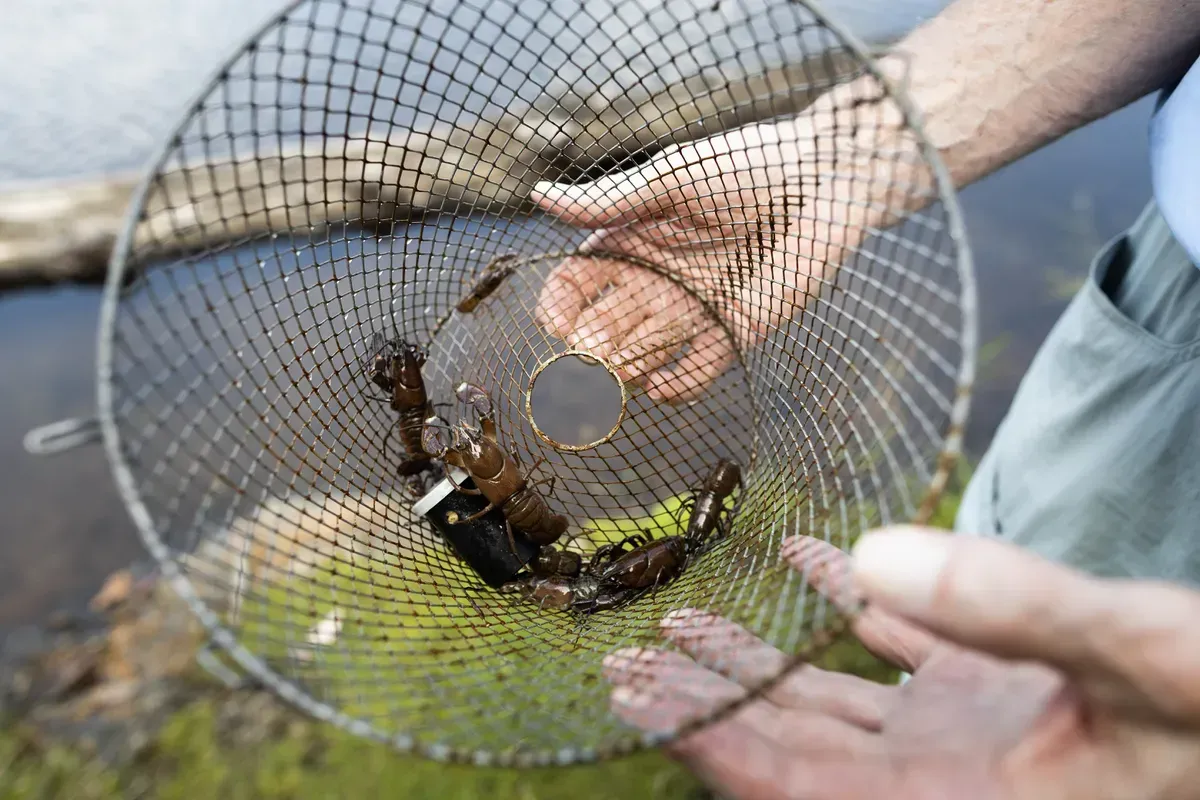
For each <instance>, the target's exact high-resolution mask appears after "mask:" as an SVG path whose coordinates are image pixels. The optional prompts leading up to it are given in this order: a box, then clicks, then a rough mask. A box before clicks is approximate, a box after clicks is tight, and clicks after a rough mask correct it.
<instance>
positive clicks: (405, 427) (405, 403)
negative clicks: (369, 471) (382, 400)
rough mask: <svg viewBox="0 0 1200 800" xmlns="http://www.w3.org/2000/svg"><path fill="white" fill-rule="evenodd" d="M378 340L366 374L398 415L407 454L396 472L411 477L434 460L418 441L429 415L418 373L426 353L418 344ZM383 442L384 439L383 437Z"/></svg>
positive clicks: (380, 336)
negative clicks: (385, 394)
mask: <svg viewBox="0 0 1200 800" xmlns="http://www.w3.org/2000/svg"><path fill="white" fill-rule="evenodd" d="M381 339H382V335H381V334H376V338H375V340H374V341H375V342H376V344H375V346H374V347H373V348H372V350H373V351H374V353H375V355H374V356H373V358H372V360H371V366H370V367H369V368H368V369H367V376H368V377H369V378H370V379H371V382H372V383H374V384H375V385H376V386H378V387H379V388H380V389H382V390H383V391H385V392H387V393H388V394H389V395H390V398H389V400H390V403H391V407H392V410H393V411H395V412H396V414H397V415H398V416H399V421H398V422H397V424H396V430H397V431H398V432H399V434H400V441H401V443H402V444H403V447H404V451H405V454H406V456H407V457H406V458H405V460H404V461H402V462H401V463H400V466H399V468H398V470H397V471H398V472H399V474H400V475H401V476H404V477H410V476H415V475H418V474H419V473H421V472H424V471H425V470H428V469H431V468H432V467H433V461H434V456H433V455H432V454H431V453H430V452H429V451H428V450H426V449H425V446H424V442H423V441H422V434H423V432H424V429H425V420H426V419H427V418H428V417H430V416H431V415H432V414H433V404H432V403H430V402H429V397H428V396H427V395H426V393H425V380H424V378H423V377H422V376H421V367H423V366H424V365H425V359H426V355H425V352H424V351H423V350H422V349H421V348H420V347H418V346H417V345H415V344H410V343H408V342H406V341H404V340H403V339H396V340H393V341H387V342H383V343H382V344H379V343H378V342H379V341H380V340H381ZM388 436H389V437H390V436H391V431H389V432H388ZM386 444H387V439H384V445H385V446H386Z"/></svg>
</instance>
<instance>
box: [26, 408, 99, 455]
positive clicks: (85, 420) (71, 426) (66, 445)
mask: <svg viewBox="0 0 1200 800" xmlns="http://www.w3.org/2000/svg"><path fill="white" fill-rule="evenodd" d="M102 438H103V437H102V435H101V430H100V420H99V419H98V418H97V417H71V418H69V419H63V420H59V421H58V422H52V423H50V424H49V425H42V426H41V427H40V428H34V429H33V430H31V431H29V432H28V433H26V434H25V438H24V439H23V440H22V442H21V443H22V445H23V446H24V447H25V452H27V453H29V454H30V455H35V456H55V455H60V454H62V453H66V452H68V451H71V450H75V449H77V448H80V447H83V446H85V445H89V444H95V443H97V442H99V441H100V440H101V439H102Z"/></svg>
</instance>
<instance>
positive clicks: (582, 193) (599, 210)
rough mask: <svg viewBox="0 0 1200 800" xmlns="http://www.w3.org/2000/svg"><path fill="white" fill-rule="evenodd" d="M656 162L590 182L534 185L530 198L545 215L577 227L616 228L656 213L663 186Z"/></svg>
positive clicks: (657, 162) (540, 182) (661, 199)
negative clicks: (613, 226) (547, 214)
mask: <svg viewBox="0 0 1200 800" xmlns="http://www.w3.org/2000/svg"><path fill="white" fill-rule="evenodd" d="M659 163H660V159H656V160H653V161H651V162H649V163H647V164H643V165H641V166H638V167H634V168H633V169H630V170H627V171H625V172H619V173H616V174H613V175H606V176H604V177H602V178H599V179H597V180H595V181H592V182H590V183H576V184H568V183H552V182H550V181H539V182H538V183H536V184H534V187H533V191H532V192H531V194H530V198H531V199H532V200H533V202H534V203H536V204H537V205H538V206H540V207H541V208H542V209H543V210H545V211H546V212H547V213H550V214H553V215H554V216H556V217H558V218H559V219H561V220H562V221H563V222H566V223H567V224H568V225H575V226H577V227H581V228H602V227H606V226H610V225H618V224H621V223H625V222H629V221H632V220H635V219H638V218H640V217H645V216H650V215H651V214H654V213H656V212H657V211H658V209H659V208H660V207H661V205H662V201H663V199H664V197H665V190H666V187H665V186H664V185H663V183H662V181H661V179H660V175H659V173H658V167H657V165H658V164H659Z"/></svg>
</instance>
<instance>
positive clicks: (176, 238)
mask: <svg viewBox="0 0 1200 800" xmlns="http://www.w3.org/2000/svg"><path fill="white" fill-rule="evenodd" d="M854 63H855V62H853V61H852V60H851V58H850V57H849V56H847V55H844V54H841V53H832V54H826V55H823V56H822V57H820V58H819V59H814V60H811V61H808V62H805V63H800V64H797V65H794V66H790V67H784V68H779V69H775V70H772V71H768V72H765V73H762V74H760V75H756V76H749V77H746V78H744V79H739V80H732V81H731V80H729V79H728V78H724V79H720V80H717V79H715V78H705V77H704V76H696V77H693V78H689V79H687V80H685V81H683V82H682V83H680V84H677V85H675V86H672V87H669V88H668V89H666V90H665V91H662V92H660V93H658V94H654V95H649V94H645V95H644V96H643V97H641V98H639V97H635V96H632V95H630V94H626V95H623V96H620V97H617V98H613V99H608V98H605V97H602V96H600V95H595V96H592V97H590V98H586V99H583V100H578V101H577V102H575V103H574V104H570V103H567V102H565V101H563V100H553V99H546V100H543V101H539V102H535V103H534V104H533V106H532V108H530V109H528V110H526V111H524V112H523V113H507V114H504V115H502V116H501V117H500V118H499V119H495V120H481V121H479V122H476V123H475V124H473V125H472V126H470V127H450V126H446V127H443V128H438V129H434V130H430V131H426V132H418V131H406V132H403V133H401V134H399V135H393V136H391V137H389V138H388V139H386V140H380V139H370V138H331V139H326V140H325V141H323V142H321V143H320V144H319V145H314V144H307V145H305V144H298V145H296V146H294V147H292V148H291V149H289V150H285V151H283V152H279V153H275V154H271V155H268V156H265V157H263V156H260V157H257V158H254V159H247V160H242V161H236V162H224V163H213V162H198V163H185V164H183V165H181V166H177V167H175V168H172V169H168V170H164V171H163V172H161V173H160V175H159V178H158V180H157V182H156V183H155V185H154V186H153V187H152V190H151V192H150V195H149V197H148V202H147V204H146V206H147V207H146V214H145V216H144V218H143V221H142V222H141V224H140V225H139V226H138V228H137V231H136V234H135V244H136V246H137V247H138V248H139V254H148V253H149V254H152V253H154V252H155V251H159V250H169V251H175V250H179V249H205V248H209V247H213V246H217V245H220V244H223V243H228V242H234V241H238V240H244V239H251V238H255V237H258V236H261V235H264V234H268V233H271V232H281V233H282V232H288V231H296V230H310V231H311V230H314V229H320V228H323V227H325V226H330V225H341V224H350V225H356V224H357V225H362V226H366V227H369V228H375V227H378V226H380V225H381V224H383V225H386V224H389V223H391V222H394V221H398V220H404V219H409V218H412V217H414V216H416V215H419V214H423V213H427V212H432V211H453V210H454V209H455V208H456V207H458V206H459V204H462V205H463V206H464V207H469V208H471V209H472V210H473V211H494V212H507V213H514V212H521V211H526V210H528V209H529V205H528V199H527V198H528V194H529V191H530V189H531V188H532V186H533V183H534V182H535V181H537V180H542V179H545V178H564V179H573V180H578V179H586V178H588V177H593V176H595V175H597V174H599V173H600V172H603V171H605V170H609V169H613V168H616V167H619V166H623V165H628V164H631V163H633V162H631V161H630V160H629V159H631V158H632V157H635V155H636V154H643V155H645V154H648V153H650V152H653V151H654V150H656V149H659V148H661V147H664V146H666V145H669V144H672V143H676V142H681V141H687V140H690V139H695V138H698V137H702V136H707V135H711V134H714V133H717V132H720V131H722V130H728V129H731V128H734V127H737V126H740V125H744V124H747V123H750V122H754V121H757V120H762V119H766V118H769V117H771V116H775V115H779V114H787V113H795V112H796V111H799V110H800V109H802V108H803V107H804V106H806V105H807V104H808V103H810V102H811V101H812V99H813V98H814V97H815V96H816V95H817V94H818V93H820V92H821V91H824V90H825V89H826V88H828V86H829V85H830V84H831V83H832V82H836V81H837V80H839V79H841V78H844V77H846V76H847V75H849V74H850V73H851V71H852V69H853V66H854ZM798 86H800V87H809V88H808V89H807V90H806V91H796V89H795V87H798ZM137 183H138V176H136V175H119V176H109V177H106V178H102V179H99V180H94V181H76V182H70V183H56V184H47V185H34V186H18V187H12V188H9V189H8V190H0V290H2V289H12V288H19V287H25V286H32V285H47V284H55V283H60V282H80V283H95V282H101V281H103V279H104V276H105V273H106V271H107V261H108V257H109V254H110V252H111V250H112V247H113V244H114V242H115V240H116V237H117V234H118V232H119V231H120V228H121V225H122V223H123V220H124V217H125V213H126V210H127V208H128V206H129V203H130V201H131V197H132V194H133V192H134V191H135V188H136V186H137Z"/></svg>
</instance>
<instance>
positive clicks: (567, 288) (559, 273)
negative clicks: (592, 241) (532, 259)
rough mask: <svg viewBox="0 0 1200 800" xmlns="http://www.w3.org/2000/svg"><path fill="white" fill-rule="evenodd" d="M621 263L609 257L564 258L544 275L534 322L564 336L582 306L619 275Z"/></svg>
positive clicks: (596, 296)
mask: <svg viewBox="0 0 1200 800" xmlns="http://www.w3.org/2000/svg"><path fill="white" fill-rule="evenodd" d="M622 268H623V265H622V264H621V262H619V261H615V260H613V259H610V258H568V259H566V260H565V261H563V262H562V263H561V264H559V265H558V266H557V267H555V268H554V269H553V270H552V271H551V272H550V274H549V275H548V276H547V277H546V283H545V284H544V285H543V286H542V291H541V294H540V295H539V296H538V307H537V313H536V319H537V323H538V324H539V325H540V326H542V327H543V328H545V329H546V330H547V332H549V333H551V334H553V335H555V336H558V337H559V338H560V339H565V338H566V337H567V336H568V335H569V334H570V333H571V331H573V330H574V329H575V321H576V319H577V318H578V317H579V314H580V312H581V311H583V309H585V308H587V307H588V306H589V305H591V304H592V303H593V302H594V301H595V300H596V298H598V297H599V296H600V295H601V294H602V293H603V292H604V290H605V288H607V287H608V286H609V285H611V284H615V283H616V282H617V280H618V279H619V277H620V274H621V270H622Z"/></svg>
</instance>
